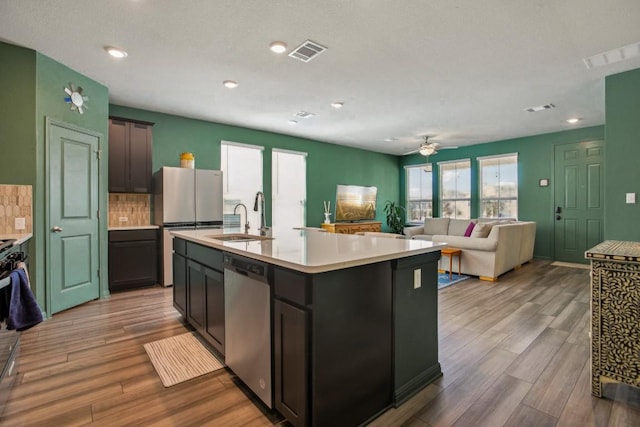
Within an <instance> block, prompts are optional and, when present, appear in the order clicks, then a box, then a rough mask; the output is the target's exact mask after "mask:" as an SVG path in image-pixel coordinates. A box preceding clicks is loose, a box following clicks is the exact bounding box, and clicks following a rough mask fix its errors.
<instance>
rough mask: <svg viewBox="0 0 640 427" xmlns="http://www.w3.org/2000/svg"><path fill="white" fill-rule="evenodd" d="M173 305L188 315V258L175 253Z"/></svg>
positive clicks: (184, 314)
mask: <svg viewBox="0 0 640 427" xmlns="http://www.w3.org/2000/svg"><path fill="white" fill-rule="evenodd" d="M173 306H174V307H175V308H176V310H178V311H179V312H180V314H182V316H183V317H187V258H185V257H184V256H182V255H180V254H178V253H174V254H173Z"/></svg>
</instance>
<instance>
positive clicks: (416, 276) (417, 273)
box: [413, 268, 422, 289]
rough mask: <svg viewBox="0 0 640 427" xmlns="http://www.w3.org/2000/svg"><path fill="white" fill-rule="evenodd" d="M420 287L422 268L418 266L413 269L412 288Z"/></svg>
mask: <svg viewBox="0 0 640 427" xmlns="http://www.w3.org/2000/svg"><path fill="white" fill-rule="evenodd" d="M420 287H422V270H421V269H419V268H418V269H416V270H413V289H418V288H420Z"/></svg>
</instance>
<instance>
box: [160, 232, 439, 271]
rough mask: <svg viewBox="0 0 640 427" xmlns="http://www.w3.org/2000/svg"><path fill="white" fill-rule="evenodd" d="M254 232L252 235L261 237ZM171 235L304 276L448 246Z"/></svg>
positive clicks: (314, 237) (314, 236)
mask: <svg viewBox="0 0 640 427" xmlns="http://www.w3.org/2000/svg"><path fill="white" fill-rule="evenodd" d="M252 231H253V230H252ZM252 231H250V232H249V234H253V235H257V234H258V233H257V232H255V231H253V232H252ZM171 234H173V235H174V236H176V237H180V238H183V239H185V240H189V241H192V242H195V243H200V244H202V245H205V246H210V247H212V248H216V249H220V250H223V251H227V252H231V253H235V254H238V255H244V256H246V257H249V258H253V259H257V260H260V261H264V262H267V263H269V264H274V265H279V266H282V267H286V268H290V269H293V270H297V271H302V272H304V273H322V272H325V271H333V270H340V269H343V268H348V267H355V266H358V265H364V264H372V263H376V262H380V261H388V260H392V259H398V258H404V257H408V256H412V255H418V254H424V253H428V252H434V251H438V250H440V249H442V248H444V247H445V246H446V244H445V243H441V242H429V241H424V240H410V239H389V238H386V237H371V236H359V235H354V234H338V233H323V232H318V231H305V230H294V229H290V230H285V231H282V232H277V233H276V234H274V236H273V239H271V240H260V241H251V242H233V241H222V240H216V239H214V238H211V237H210V236H215V235H222V234H238V232H237V231H229V230H179V231H171Z"/></svg>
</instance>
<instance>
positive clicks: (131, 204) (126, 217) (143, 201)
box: [109, 193, 151, 227]
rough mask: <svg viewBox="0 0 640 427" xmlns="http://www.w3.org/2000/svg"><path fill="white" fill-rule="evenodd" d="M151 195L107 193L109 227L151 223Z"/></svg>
mask: <svg viewBox="0 0 640 427" xmlns="http://www.w3.org/2000/svg"><path fill="white" fill-rule="evenodd" d="M150 212H151V195H149V194H128V193H109V227H127V226H138V225H149V224H151V215H150Z"/></svg>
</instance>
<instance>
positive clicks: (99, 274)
mask: <svg viewBox="0 0 640 427" xmlns="http://www.w3.org/2000/svg"><path fill="white" fill-rule="evenodd" d="M98 278H100V269H98Z"/></svg>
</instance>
